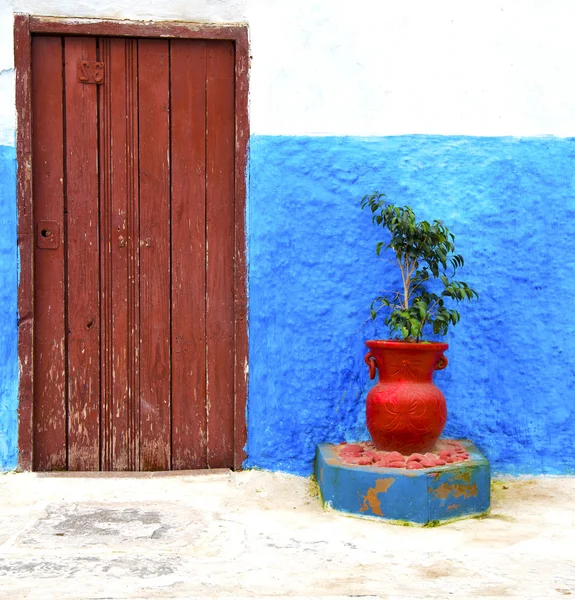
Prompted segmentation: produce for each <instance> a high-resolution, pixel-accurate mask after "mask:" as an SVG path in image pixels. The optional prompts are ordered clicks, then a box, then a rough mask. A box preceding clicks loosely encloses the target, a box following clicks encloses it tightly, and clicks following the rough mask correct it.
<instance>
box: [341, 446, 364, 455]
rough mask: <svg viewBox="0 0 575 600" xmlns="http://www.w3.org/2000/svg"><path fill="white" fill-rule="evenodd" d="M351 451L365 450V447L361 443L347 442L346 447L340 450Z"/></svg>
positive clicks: (342, 451)
mask: <svg viewBox="0 0 575 600" xmlns="http://www.w3.org/2000/svg"><path fill="white" fill-rule="evenodd" d="M350 452H363V447H362V446H360V445H359V444H346V446H345V447H344V448H342V449H341V450H340V452H339V453H340V454H348V453H350Z"/></svg>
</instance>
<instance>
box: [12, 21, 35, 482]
mask: <svg viewBox="0 0 575 600" xmlns="http://www.w3.org/2000/svg"><path fill="white" fill-rule="evenodd" d="M29 26H30V24H29V18H28V16H27V15H16V16H15V17H14V66H15V69H16V113H17V127H16V160H17V163H18V170H17V174H16V177H17V180H16V181H17V183H16V185H17V189H16V198H17V205H18V251H19V254H20V277H19V282H18V362H19V364H20V380H19V386H18V446H19V447H18V468H19V469H20V470H22V471H28V470H31V469H32V467H33V444H32V441H33V439H34V424H33V410H32V409H33V400H34V381H33V374H34V369H33V364H34V283H33V273H34V253H33V245H34V219H33V203H32V96H31V90H32V81H31V69H32V39H31V37H30V31H29Z"/></svg>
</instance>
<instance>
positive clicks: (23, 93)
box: [14, 14, 250, 471]
mask: <svg viewBox="0 0 575 600" xmlns="http://www.w3.org/2000/svg"><path fill="white" fill-rule="evenodd" d="M33 34H52V35H85V36H98V37H137V38H180V39H199V40H230V41H232V42H233V43H234V46H235V61H236V62H235V90H236V98H235V111H236V112H235V166H234V185H235V194H234V197H235V199H234V203H235V206H234V214H235V241H234V344H235V364H234V398H233V402H234V461H233V468H234V469H236V470H238V469H241V467H242V463H243V461H244V459H245V458H246V453H245V451H244V446H245V444H246V441H247V426H246V402H247V388H248V369H247V365H248V325H247V322H248V319H247V314H248V313H247V310H248V308H247V263H246V233H245V232H246V226H245V219H246V214H245V213H246V177H247V154H248V140H249V120H248V71H249V58H250V57H249V41H248V28H247V25H237V26H236V25H234V26H221V25H211V24H205V23H181V22H167V21H165V22H163V21H160V22H154V23H148V22H143V21H113V20H92V19H72V18H53V17H36V16H31V15H23V14H16V15H15V16H14V65H15V69H16V113H17V135H16V159H17V165H18V171H17V192H16V197H17V210H18V249H19V256H20V273H19V275H20V277H19V284H18V361H19V375H20V377H19V387H18V469H19V470H23V471H30V470H32V465H33V462H32V459H33V453H34V447H33V443H34V436H33V427H34V379H33V377H34V240H35V236H34V198H33V195H32V166H33V161H34V157H33V156H32V99H31V78H32V77H31V76H32V35H33Z"/></svg>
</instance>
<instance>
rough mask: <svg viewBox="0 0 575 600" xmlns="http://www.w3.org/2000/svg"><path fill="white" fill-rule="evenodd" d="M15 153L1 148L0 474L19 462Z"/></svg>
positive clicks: (11, 149)
mask: <svg viewBox="0 0 575 600" xmlns="http://www.w3.org/2000/svg"><path fill="white" fill-rule="evenodd" d="M17 261H18V254H17V247H16V153H15V150H14V148H12V147H10V146H0V282H1V283H0V471H5V470H9V469H14V468H15V467H16V464H17V461H18V452H17V448H18V440H17V425H18V417H17V407H18V341H17V310H18V309H17V301H16V297H17V296H16V294H17V286H18V262H17Z"/></svg>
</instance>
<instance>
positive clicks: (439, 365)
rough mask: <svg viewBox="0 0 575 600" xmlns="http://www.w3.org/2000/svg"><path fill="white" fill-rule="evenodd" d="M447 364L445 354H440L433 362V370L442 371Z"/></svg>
mask: <svg viewBox="0 0 575 600" xmlns="http://www.w3.org/2000/svg"><path fill="white" fill-rule="evenodd" d="M448 364H449V361H448V360H447V356H445V354H442V355H441V356H440V357H439V360H438V361H437V362H436V363H435V367H434V368H435V370H436V371H442V370H443V369H445V367H446V366H447V365H448Z"/></svg>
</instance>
